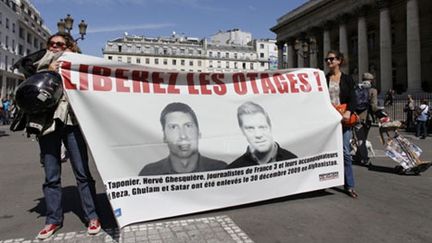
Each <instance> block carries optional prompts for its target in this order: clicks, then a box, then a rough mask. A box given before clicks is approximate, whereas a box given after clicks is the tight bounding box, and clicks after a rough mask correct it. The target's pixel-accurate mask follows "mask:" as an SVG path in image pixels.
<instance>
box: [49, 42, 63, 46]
mask: <svg viewBox="0 0 432 243" xmlns="http://www.w3.org/2000/svg"><path fill="white" fill-rule="evenodd" d="M48 45H49V46H50V47H65V46H66V43H64V42H61V41H50V42H49V43H48Z"/></svg>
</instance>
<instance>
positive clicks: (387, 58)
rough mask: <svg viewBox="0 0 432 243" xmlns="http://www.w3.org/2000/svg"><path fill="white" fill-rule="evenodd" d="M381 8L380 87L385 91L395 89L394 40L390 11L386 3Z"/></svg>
mask: <svg viewBox="0 0 432 243" xmlns="http://www.w3.org/2000/svg"><path fill="white" fill-rule="evenodd" d="M379 7H380V69H381V70H380V73H381V76H380V85H379V87H380V88H381V90H383V91H387V90H389V89H390V88H393V82H392V40H391V22H390V10H389V8H388V5H387V4H386V2H382V5H381V6H379Z"/></svg>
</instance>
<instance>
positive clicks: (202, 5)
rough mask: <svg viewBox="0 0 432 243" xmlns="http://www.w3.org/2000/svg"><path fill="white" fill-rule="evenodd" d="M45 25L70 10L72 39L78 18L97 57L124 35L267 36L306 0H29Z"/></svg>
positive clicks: (88, 50)
mask: <svg viewBox="0 0 432 243" xmlns="http://www.w3.org/2000/svg"><path fill="white" fill-rule="evenodd" d="M30 2H31V3H32V4H33V5H34V6H35V7H36V9H37V10H38V11H39V12H40V14H41V16H42V18H43V19H44V21H45V25H46V26H47V27H48V29H49V30H50V31H51V33H55V32H56V31H57V22H58V21H59V20H60V19H62V18H65V17H66V15H67V14H70V15H71V16H72V17H73V18H74V26H73V29H72V35H73V36H74V37H75V38H77V37H78V36H79V35H78V24H79V22H80V21H81V20H82V19H83V20H84V21H85V22H86V23H87V24H88V27H87V35H85V39H84V40H80V41H79V42H78V45H79V46H80V48H81V50H82V51H83V53H84V54H88V55H93V56H99V57H102V48H104V46H105V44H106V42H107V41H109V40H113V39H116V38H118V37H122V36H124V34H125V32H126V33H127V34H128V35H138V36H146V37H159V36H160V37H168V36H170V35H172V33H173V32H176V33H177V34H184V35H185V36H188V37H197V38H200V39H201V38H209V37H210V36H211V35H213V34H215V33H217V32H218V31H219V30H222V31H227V30H230V29H235V28H238V29H240V30H242V31H245V32H250V33H252V37H253V38H255V39H260V38H271V39H275V38H276V35H275V34H274V33H273V32H271V31H270V28H271V27H273V26H275V25H276V23H277V19H278V18H279V17H281V16H283V15H284V14H286V13H288V12H289V11H290V10H292V9H295V8H297V7H299V6H301V5H302V4H303V3H305V2H307V1H306V0H30Z"/></svg>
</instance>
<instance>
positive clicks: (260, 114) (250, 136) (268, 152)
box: [227, 102, 297, 168]
mask: <svg viewBox="0 0 432 243" xmlns="http://www.w3.org/2000/svg"><path fill="white" fill-rule="evenodd" d="M237 120H238V124H239V126H240V129H241V131H242V133H243V135H244V136H245V138H246V140H247V142H248V143H249V145H248V147H247V149H246V152H245V153H244V154H243V155H242V156H240V157H239V158H237V159H236V160H234V161H233V162H232V163H231V164H229V165H228V167H227V168H240V167H246V166H253V165H262V164H267V163H271V162H276V161H282V160H288V159H293V158H297V156H296V155H295V154H293V153H291V152H290V151H288V150H285V149H283V148H281V147H280V146H279V144H278V143H276V142H275V141H274V139H273V135H272V125H271V121H270V117H269V115H268V114H267V112H266V111H265V110H264V108H263V107H261V106H260V105H258V104H256V103H254V102H245V103H243V104H242V105H241V106H239V107H238V109H237Z"/></svg>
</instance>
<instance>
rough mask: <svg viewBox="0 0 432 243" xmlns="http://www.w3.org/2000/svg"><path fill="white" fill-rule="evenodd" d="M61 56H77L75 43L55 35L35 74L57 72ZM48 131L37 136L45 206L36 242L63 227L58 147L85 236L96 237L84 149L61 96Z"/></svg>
mask: <svg viewBox="0 0 432 243" xmlns="http://www.w3.org/2000/svg"><path fill="white" fill-rule="evenodd" d="M63 52H79V49H78V46H77V44H76V42H75V40H74V39H73V38H72V36H71V35H70V34H67V33H57V34H55V35H53V36H50V37H49V38H48V41H47V53H46V54H45V56H44V57H43V58H42V59H41V60H39V61H38V66H37V70H38V71H41V70H44V69H48V70H51V71H58V67H59V63H58V61H57V58H58V57H59V56H60V55H61V54H62V53H63ZM52 120H53V121H54V122H53V123H52V125H51V126H50V127H48V128H47V129H45V130H43V131H42V132H41V133H40V134H39V135H38V140H39V146H40V150H41V159H42V162H43V165H44V170H45V183H44V184H43V193H44V196H45V203H46V211H47V212H46V220H45V226H44V228H43V229H42V230H41V231H40V232H39V234H38V236H37V238H38V239H47V238H49V237H51V236H52V235H53V234H54V233H55V232H56V231H57V230H58V229H60V228H61V227H62V224H63V209H62V201H61V199H62V187H61V156H60V154H61V145H62V142H63V143H64V145H65V146H66V149H67V150H68V152H69V156H70V161H71V164H72V169H73V172H74V175H75V179H76V181H77V189H78V193H79V195H80V199H81V206H82V208H83V212H84V218H85V220H86V221H87V222H88V228H87V232H88V234H91V235H93V234H97V233H98V232H99V231H100V230H101V225H100V222H99V217H98V215H97V214H96V207H95V203H94V195H95V193H94V192H95V191H94V180H93V178H92V176H91V174H90V170H89V166H88V154H87V146H86V143H85V140H84V137H83V135H82V133H81V130H80V128H79V125H78V123H77V121H76V119H75V117H74V115H73V112H72V109H71V107H70V106H69V103H68V101H67V100H66V97H65V95H64V94H63V96H62V98H61V99H60V101H59V103H58V106H57V108H56V110H55V111H54V115H53V117H52Z"/></svg>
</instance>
